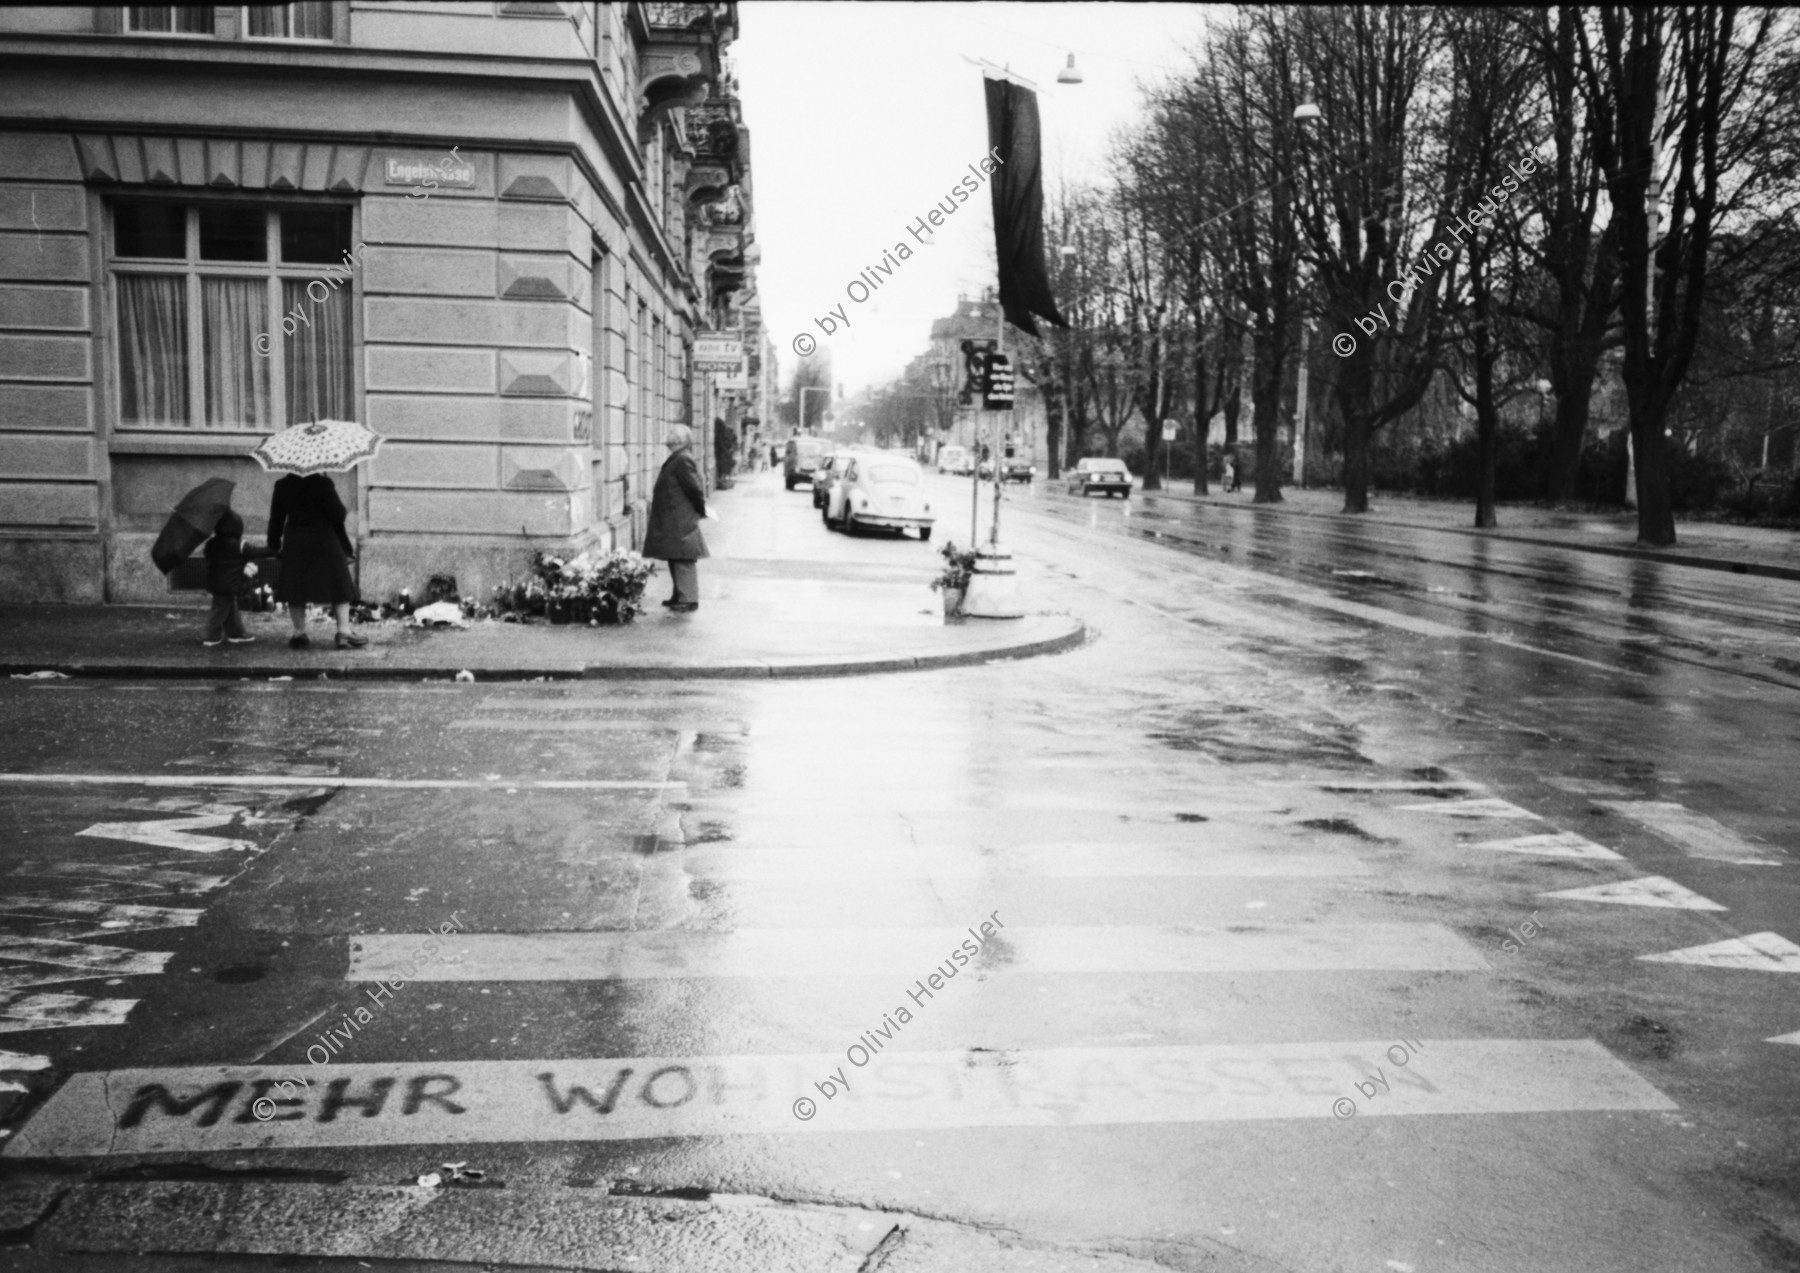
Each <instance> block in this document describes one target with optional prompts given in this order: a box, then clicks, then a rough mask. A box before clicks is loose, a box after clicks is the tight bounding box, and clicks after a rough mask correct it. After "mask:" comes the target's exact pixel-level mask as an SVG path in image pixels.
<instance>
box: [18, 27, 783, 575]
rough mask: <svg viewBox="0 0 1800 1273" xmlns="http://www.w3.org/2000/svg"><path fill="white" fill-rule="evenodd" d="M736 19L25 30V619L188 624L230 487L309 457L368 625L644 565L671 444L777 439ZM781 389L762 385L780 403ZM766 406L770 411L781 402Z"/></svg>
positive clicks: (264, 488) (259, 502)
mask: <svg viewBox="0 0 1800 1273" xmlns="http://www.w3.org/2000/svg"><path fill="white" fill-rule="evenodd" d="M736 33H737V7H736V5H735V4H730V3H713V4H638V3H633V4H611V5H608V4H592V3H588V4H578V3H563V4H554V3H490V4H440V3H361V2H360V0H350V2H349V3H344V2H337V3H331V2H326V3H303V4H289V5H275V6H265V7H260V8H246V7H243V6H174V7H168V6H164V7H144V8H119V7H76V6H65V7H56V8H37V9H22V8H8V9H0V84H4V85H5V86H6V90H5V92H4V93H3V94H0V599H4V600H12V601H68V602H93V601H102V600H105V601H116V602H165V601H166V600H167V599H168V585H167V583H166V581H165V580H164V579H163V577H162V576H161V575H160V574H159V573H158V572H157V571H156V569H155V567H154V566H153V565H152V564H151V562H150V557H149V547H150V544H151V542H152V541H153V539H154V538H155V535H156V533H157V531H158V530H159V529H160V528H161V526H162V523H163V521H164V520H165V519H166V517H167V516H168V513H169V510H170V509H171V507H172V506H173V504H174V502H175V501H176V500H177V499H179V498H180V496H181V495H182V493H184V492H185V491H186V490H188V489H189V488H190V487H192V486H194V485H195V484H197V483H198V482H200V481H202V480H204V479H205V478H207V477H212V476H222V477H228V478H231V479H232V480H233V481H235V482H236V483H237V494H236V498H235V507H236V508H237V509H238V511H239V512H240V513H241V514H242V515H243V516H244V518H245V521H246V522H247V524H248V532H249V534H251V535H261V534H263V533H265V532H266V518H267V515H268V504H269V494H270V489H271V487H272V486H273V483H274V476H273V475H270V474H265V473H263V472H262V470H261V469H260V468H259V467H258V466H257V465H256V463H255V462H254V461H253V460H251V459H250V458H249V452H250V450H251V448H253V447H254V446H255V445H256V444H257V442H258V441H259V440H261V439H262V438H263V437H265V436H267V435H268V434H269V433H272V432H274V431H276V430H279V429H282V428H285V427H287V426H288V425H289V424H291V423H296V422H303V421H306V420H309V419H315V418H317V419H323V418H330V417H340V418H344V417H347V418H351V419H356V420H361V421H363V422H364V423H366V424H367V425H369V427H371V428H372V429H374V430H375V431H376V432H377V433H380V434H382V435H383V436H384V437H385V438H386V439H387V441H386V443H385V445H384V446H383V448H382V450H381V453H380V454H379V455H378V456H377V457H376V458H375V460H374V461H372V462H369V463H365V464H364V465H362V466H361V467H360V468H358V469H357V470H354V471H353V472H351V473H348V474H339V475H337V477H336V480H337V482H338V486H339V490H340V493H342V494H343V496H344V499H345V503H346V504H347V505H349V506H350V509H351V525H350V528H349V529H350V532H351V535H352V537H353V539H354V540H355V542H356V544H357V548H358V563H359V565H358V568H359V570H360V580H359V582H360V585H361V589H362V592H363V595H364V596H365V597H370V598H380V597H385V596H387V595H389V594H391V593H392V592H394V591H397V590H398V589H400V588H402V587H410V588H412V589H413V590H414V592H415V594H417V593H419V592H420V591H421V590H422V588H423V585H424V583H425V580H426V579H427V578H428V577H429V576H430V575H432V574H438V573H444V574H453V575H455V576H456V578H457V581H458V584H459V586H460V588H461V589H462V591H463V593H464V594H465V595H470V594H472V593H474V592H476V591H477V590H479V591H481V592H486V591H487V590H488V589H490V588H491V587H492V586H493V585H494V584H496V583H498V582H501V581H503V580H505V579H507V578H509V577H516V576H517V575H519V574H520V573H522V571H523V569H524V567H525V564H526V562H527V560H528V558H529V555H530V552H531V550H532V549H533V548H548V547H553V546H560V547H573V548H579V547H587V546H590V545H598V546H600V547H607V548H610V547H635V546H636V544H637V543H638V542H639V540H640V538H641V536H642V533H643V529H644V522H645V519H646V514H647V512H648V501H649V497H650V490H651V485H652V483H653V482H654V480H655V475H656V471H657V469H658V467H660V464H661V462H662V458H663V449H662V443H663V439H664V437H665V436H666V433H667V430H668V429H669V428H670V427H671V426H672V425H674V424H677V423H684V424H690V425H691V426H693V428H694V430H695V435H696V440H697V442H698V443H699V445H697V446H696V449H695V450H696V457H697V458H699V459H701V461H702V463H703V464H705V465H707V466H710V464H711V455H710V452H711V448H710V447H709V446H708V445H706V443H707V441H708V440H709V437H710V422H711V420H712V419H713V418H714V417H715V416H717V415H726V414H729V415H732V416H738V415H743V414H751V415H762V414H766V412H764V411H763V409H762V408H763V404H761V403H760V402H757V401H746V400H745V399H744V396H743V394H741V393H734V392H732V389H733V388H734V387H735V386H736V385H737V384H741V383H744V376H743V373H744V371H745V370H748V368H741V369H740V370H739V372H738V373H737V374H736V375H733V374H732V373H728V372H720V373H713V372H698V373H697V372H694V371H692V370H690V367H691V357H690V351H691V349H692V347H693V344H694V341H695V338H696V337H697V336H701V335H708V334H719V333H729V334H733V335H737V336H740V337H741V338H742V343H743V347H744V348H745V349H746V350H747V351H758V352H760V349H761V344H762V341H763V336H762V334H761V332H760V330H759V328H758V323H759V318H758V310H757V307H756V306H755V305H754V304H751V305H748V306H743V305H741V304H740V301H741V300H742V298H744V297H746V296H753V295H754V292H755V286H754V261H755V259H756V255H757V253H756V249H755V247H754V243H753V239H754V229H753V225H754V218H753V213H752V204H751V186H750V174H749V153H750V147H749V132H748V130H747V129H746V128H745V127H744V124H743V119H742V112H741V109H740V107H739V105H738V101H737V97H736V93H735V85H734V81H733V79H732V72H731V68H730V67H729V65H728V63H727V61H726V59H725V56H724V55H725V50H726V48H727V47H728V46H729V44H730V43H731V41H732V40H733V39H734V38H735V36H736ZM759 381H760V377H758V378H756V379H752V380H750V381H748V383H749V384H750V385H756V384H758V383H759ZM752 392H753V393H755V392H757V391H754V390H753V391H752Z"/></svg>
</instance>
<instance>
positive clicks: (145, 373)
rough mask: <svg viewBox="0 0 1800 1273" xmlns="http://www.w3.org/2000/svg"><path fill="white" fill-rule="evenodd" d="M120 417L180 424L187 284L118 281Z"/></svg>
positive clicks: (174, 279)
mask: <svg viewBox="0 0 1800 1273" xmlns="http://www.w3.org/2000/svg"><path fill="white" fill-rule="evenodd" d="M119 390H120V411H119V414H120V417H121V418H122V419H124V420H128V421H130V422H132V423H134V424H181V425H185V424H186V423H187V420H188V404H187V280H186V279H185V278H181V277H179V276H176V275H169V274H121V275H119Z"/></svg>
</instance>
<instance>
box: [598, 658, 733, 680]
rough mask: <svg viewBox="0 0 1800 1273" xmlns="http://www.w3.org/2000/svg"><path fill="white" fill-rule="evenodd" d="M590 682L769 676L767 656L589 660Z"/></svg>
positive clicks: (726, 678) (728, 678)
mask: <svg viewBox="0 0 1800 1273" xmlns="http://www.w3.org/2000/svg"><path fill="white" fill-rule="evenodd" d="M581 675H582V676H583V677H585V678H586V679H588V680H590V681H715V680H716V681H736V680H752V679H755V678H758V677H766V676H768V675H769V664H768V662H767V661H766V660H764V659H715V660H711V661H708V662H699V663H589V664H588V665H587V666H586V667H584V668H583V669H582V670H581Z"/></svg>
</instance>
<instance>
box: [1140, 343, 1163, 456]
mask: <svg viewBox="0 0 1800 1273" xmlns="http://www.w3.org/2000/svg"><path fill="white" fill-rule="evenodd" d="M1162 376H1163V372H1162V333H1161V332H1160V331H1157V332H1155V333H1153V334H1152V335H1151V337H1150V376H1149V379H1148V381H1147V382H1146V383H1145V385H1144V388H1143V391H1142V396H1141V397H1140V398H1139V400H1138V414H1140V415H1141V416H1143V417H1144V489H1145V490H1146V491H1160V490H1161V489H1162V488H1163V475H1162V470H1163V452H1164V451H1165V450H1167V449H1168V448H1167V447H1166V446H1164V444H1163V440H1162Z"/></svg>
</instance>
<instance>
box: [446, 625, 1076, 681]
mask: <svg viewBox="0 0 1800 1273" xmlns="http://www.w3.org/2000/svg"><path fill="white" fill-rule="evenodd" d="M1036 618H1037V619H1038V623H1037V630H1041V629H1042V628H1043V627H1045V626H1050V623H1047V622H1046V621H1053V622H1054V626H1057V627H1060V628H1061V629H1062V630H1061V631H1056V632H1052V633H1050V634H1049V635H1047V636H1041V637H1038V636H1033V637H1029V638H1027V639H1025V640H1012V639H1002V640H997V641H994V642H991V643H988V644H984V645H977V646H974V647H964V648H961V649H953V650H946V651H943V652H941V653H925V654H867V655H844V656H838V657H834V658H819V657H816V656H810V655H804V654H800V655H792V656H783V657H774V658H761V659H754V658H753V659H717V660H711V661H705V662H695V663H590V664H588V666H587V667H586V668H585V669H584V670H583V671H582V673H581V675H582V676H584V677H586V678H587V679H589V680H596V681H648V680H670V681H698V680H747V679H755V678H759V677H771V678H778V679H783V680H791V679H801V678H825V677H834V676H873V675H876V674H879V673H884V672H922V671H930V670H933V669H938V668H952V667H971V666H974V665H975V664H979V663H992V662H995V661H997V660H1000V659H1022V658H1031V657H1033V656H1035V655H1040V654H1060V653H1062V652H1063V651H1065V650H1072V649H1074V648H1076V647H1077V646H1079V645H1081V644H1082V643H1083V642H1085V641H1086V640H1087V636H1088V631H1087V626H1086V624H1084V623H1083V622H1082V621H1081V620H1079V619H1074V618H1071V617H1068V616H1063V615H1040V616H1036ZM976 622H995V623H1001V622H1011V620H976ZM476 675H477V676H478V677H479V676H480V673H479V672H477V673H476Z"/></svg>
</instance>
